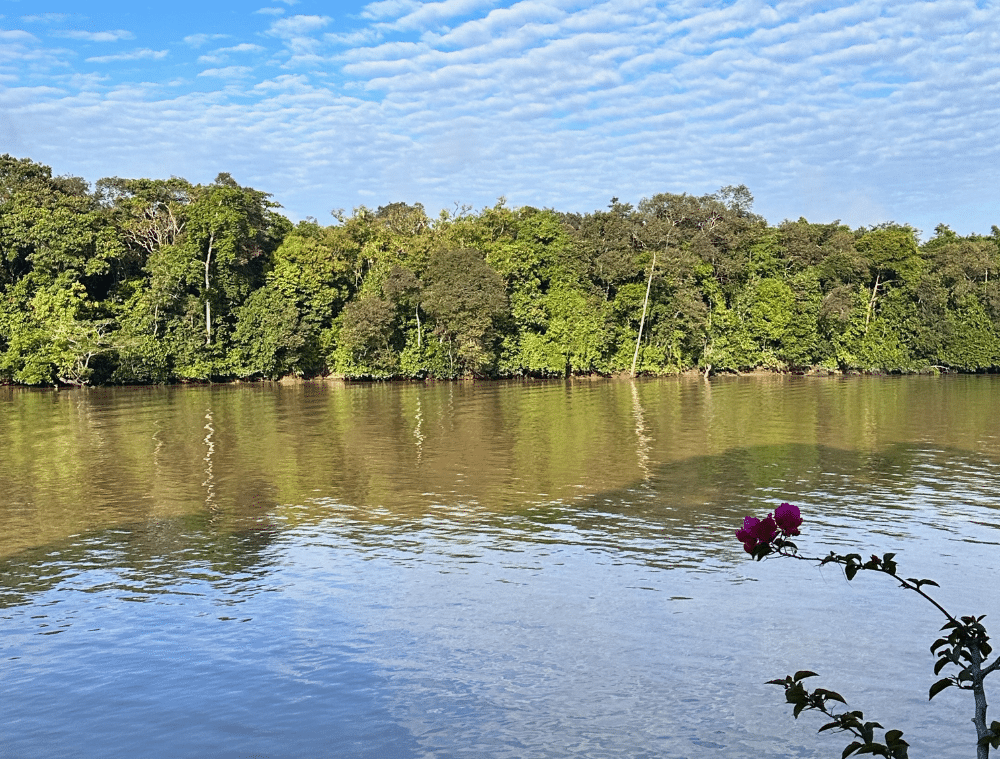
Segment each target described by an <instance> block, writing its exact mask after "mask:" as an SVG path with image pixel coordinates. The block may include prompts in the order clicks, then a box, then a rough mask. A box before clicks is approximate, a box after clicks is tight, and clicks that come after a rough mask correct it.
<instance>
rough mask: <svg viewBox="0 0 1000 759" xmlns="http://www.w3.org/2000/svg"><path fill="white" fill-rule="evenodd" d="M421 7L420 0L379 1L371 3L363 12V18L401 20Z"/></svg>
mask: <svg viewBox="0 0 1000 759" xmlns="http://www.w3.org/2000/svg"><path fill="white" fill-rule="evenodd" d="M419 7H420V2H419V0H379V2H375V3H369V4H368V5H366V6H365V9H364V10H363V11H362V12H361V16H362V18H367V19H371V20H374V21H381V20H383V19H387V18H399V17H400V16H405V15H406V14H408V13H412V12H413V11H415V10H416V9H417V8H419Z"/></svg>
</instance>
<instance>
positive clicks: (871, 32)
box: [0, 0, 1000, 238]
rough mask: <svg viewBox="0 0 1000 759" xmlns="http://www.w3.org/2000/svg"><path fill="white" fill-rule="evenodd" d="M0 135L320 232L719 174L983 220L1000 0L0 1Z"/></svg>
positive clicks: (994, 178) (70, 166)
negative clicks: (351, 215) (249, 197)
mask: <svg viewBox="0 0 1000 759" xmlns="http://www.w3.org/2000/svg"><path fill="white" fill-rule="evenodd" d="M0 152H8V153H11V154H13V155H16V156H20V157H29V158H32V159H34V160H36V161H40V162H43V163H46V164H49V165H51V166H52V167H53V169H54V171H55V172H56V173H59V174H75V175H79V176H83V177H85V178H86V179H88V180H90V181H95V180H97V179H99V178H100V177H104V176H123V177H138V176H144V177H157V178H165V177H168V176H171V175H175V176H183V177H186V178H187V179H189V180H191V181H193V182H208V181H211V180H212V179H213V178H214V177H215V175H216V174H217V173H218V172H220V171H228V172H230V173H231V174H232V175H233V176H234V177H235V178H236V179H237V181H239V182H241V183H242V184H247V185H251V186H253V187H256V188H258V189H261V190H265V191H267V192H270V193H272V194H273V195H274V199H275V200H276V201H277V202H279V203H281V204H282V206H283V207H284V210H285V212H286V213H287V214H288V215H289V216H290V217H291V218H293V219H296V220H297V219H301V218H304V217H306V216H313V217H315V218H317V219H318V220H319V221H320V222H322V223H329V222H331V221H332V219H331V217H330V215H329V212H330V210H331V209H334V208H344V209H347V210H350V209H351V208H354V207H356V206H359V205H362V204H364V205H368V206H370V207H375V206H378V205H384V204H387V203H391V202H395V201H405V202H409V203H413V202H422V203H423V204H424V205H425V207H426V208H427V209H428V211H429V212H430V213H431V214H432V215H434V214H436V213H437V211H439V210H440V209H442V208H453V207H454V205H455V204H456V203H462V204H466V203H467V204H471V205H473V206H475V207H476V208H479V207H482V206H485V205H492V204H494V203H495V202H496V200H497V198H498V197H500V196H505V197H506V198H507V200H508V203H509V204H511V205H514V206H521V205H534V206H538V207H552V208H556V209H559V210H564V211H590V210H594V209H597V208H603V207H605V206H606V205H607V203H608V201H609V200H610V198H611V197H612V196H617V197H619V198H621V199H622V200H627V201H632V202H636V201H638V200H639V199H640V198H642V197H644V196H649V195H652V194H653V193H657V192H689V193H695V194H702V193H707V192H713V191H715V190H717V189H718V188H719V187H722V186H724V185H729V184H741V183H742V184H746V185H747V186H748V187H749V188H750V189H751V191H752V192H753V193H754V196H755V198H756V210H757V211H758V212H759V213H761V214H763V215H764V216H765V217H767V219H768V220H769V221H771V222H772V223H777V222H780V221H781V220H782V219H784V218H792V219H795V218H798V217H799V216H805V217H806V218H808V219H809V220H810V221H819V222H829V221H833V220H835V219H841V220H842V221H844V222H845V223H848V224H851V225H852V226H858V225H863V224H873V223H878V222H881V221H887V220H895V221H898V222H906V223H910V224H913V225H914V226H916V227H918V228H919V229H921V230H923V233H924V234H923V236H924V238H926V237H928V236H929V235H930V234H931V233H932V232H933V229H934V226H935V225H937V224H938V223H940V222H944V223H947V224H949V225H950V226H951V227H952V228H954V229H955V230H957V231H959V232H962V233H968V232H980V233H989V231H990V227H991V225H993V224H1000V200H998V194H997V186H998V181H1000V0H980V1H979V2H977V1H976V0H934V2H919V1H916V0H910V1H907V2H895V1H893V0H858V1H856V2H837V1H836V0H825V1H824V2H812V1H810V0H791V1H789V2H777V3H767V2H760V1H757V0H745V1H744V0H736V1H735V2H733V1H729V2H722V1H721V0H719V1H713V0H698V1H695V0H679V1H678V2H656V1H655V0H556V1H553V2H539V1H537V0H524V1H523V2H510V1H509V0H443V1H442V2H421V1H420V0H380V1H379V2H374V3H367V4H366V3H362V2H354V3H352V2H318V1H313V0H281V1H280V2H273V3H262V2H243V1H241V0H203V1H202V2H197V3H196V2H193V1H192V0H172V1H171V2H169V3H155V4H153V3H136V2H129V3H125V2H101V1H100V0H93V1H92V2H88V3H80V2H79V1H77V2H72V3H71V2H67V1H66V0H51V1H50V0H0Z"/></svg>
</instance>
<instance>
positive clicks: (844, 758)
mask: <svg viewBox="0 0 1000 759" xmlns="http://www.w3.org/2000/svg"><path fill="white" fill-rule="evenodd" d="M862 745H863V744H862V743H861V742H860V741H854V743H851V744H848V746H847V748H845V749H844V753H843V754H841V755H840V759H847V757H849V756H850V755H851V754H853V753H854V752H855V751H857V750H858V749H859V748H861V746H862Z"/></svg>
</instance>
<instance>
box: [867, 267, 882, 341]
mask: <svg viewBox="0 0 1000 759" xmlns="http://www.w3.org/2000/svg"><path fill="white" fill-rule="evenodd" d="M880 276H881V275H880V274H876V275H875V286H874V287H873V288H872V297H871V300H869V301H868V313H867V314H865V334H867V333H868V323H869V322H870V321H871V320H872V310H873V309H874V308H875V296H876V295H878V281H879V277H880Z"/></svg>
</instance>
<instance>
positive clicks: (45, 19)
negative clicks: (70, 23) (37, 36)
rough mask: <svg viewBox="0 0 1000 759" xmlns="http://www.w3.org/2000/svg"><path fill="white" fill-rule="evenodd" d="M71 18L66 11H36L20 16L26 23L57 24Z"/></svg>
mask: <svg viewBox="0 0 1000 759" xmlns="http://www.w3.org/2000/svg"><path fill="white" fill-rule="evenodd" d="M70 18H73V17H72V16H71V15H70V14H68V13H38V14H35V15H33V16H21V20H22V21H24V22H26V23H28V24H59V23H62V22H63V21H66V20H68V19H70Z"/></svg>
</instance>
